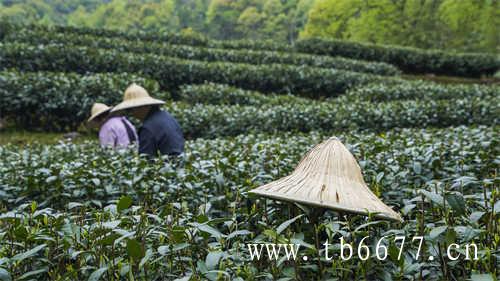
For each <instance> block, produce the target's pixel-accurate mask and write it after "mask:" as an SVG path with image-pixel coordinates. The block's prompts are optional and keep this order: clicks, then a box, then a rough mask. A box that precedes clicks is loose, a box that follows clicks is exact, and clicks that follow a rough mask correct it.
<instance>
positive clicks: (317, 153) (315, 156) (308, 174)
mask: <svg viewBox="0 0 500 281" xmlns="http://www.w3.org/2000/svg"><path fill="white" fill-rule="evenodd" d="M250 192H251V193H254V194H257V195H261V196H264V197H269V198H273V199H277V200H284V201H292V202H298V203H302V204H307V205H313V206H317V207H323V208H330V209H333V210H337V211H343V212H350V213H356V214H364V215H366V214H368V212H370V213H377V214H376V215H375V216H376V217H378V218H382V219H388V220H395V221H402V218H401V216H400V215H399V214H398V213H396V212H395V211H393V210H392V209H391V208H390V207H389V206H387V205H385V204H384V203H383V202H382V201H381V200H380V199H379V198H378V197H377V196H376V195H375V194H373V192H372V191H371V190H370V189H369V188H368V186H367V185H366V183H365V181H364V180H363V175H362V174H361V168H360V167H359V165H358V163H357V162H356V159H355V158H354V156H353V155H352V154H351V153H350V152H349V150H348V149H347V148H346V147H345V146H344V145H343V144H342V143H341V142H340V141H339V140H338V139H337V138H335V137H332V138H330V139H328V140H327V141H325V142H323V143H320V144H318V145H316V146H315V147H314V148H313V149H311V150H310V151H309V152H308V153H307V154H306V155H305V156H304V158H303V159H302V160H301V161H300V163H299V164H298V165H297V167H296V168H295V171H294V172H293V173H292V174H291V175H289V176H286V177H284V178H281V179H279V180H276V181H273V182H270V183H268V184H265V185H263V186H260V187H258V188H256V189H254V190H252V191H250Z"/></svg>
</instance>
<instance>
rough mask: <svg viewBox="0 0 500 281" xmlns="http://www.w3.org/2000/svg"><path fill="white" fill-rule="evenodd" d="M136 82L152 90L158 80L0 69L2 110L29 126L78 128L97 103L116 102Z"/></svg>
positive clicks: (64, 129)
mask: <svg viewBox="0 0 500 281" xmlns="http://www.w3.org/2000/svg"><path fill="white" fill-rule="evenodd" d="M133 82H136V83H139V84H141V85H143V86H144V87H146V88H147V89H148V90H150V91H152V92H155V91H157V90H158V83H157V82H156V81H153V80H150V79H144V78H142V77H139V76H136V75H131V74H92V75H78V74H74V73H51V72H33V73H30V72H24V73H21V72H17V71H2V72H0V112H2V116H3V117H8V118H10V119H12V120H13V121H14V123H15V124H17V125H18V126H22V127H23V128H26V129H35V128H39V129H40V128H43V129H45V130H51V131H67V130H68V129H73V130H74V129H75V128H76V127H78V126H79V125H80V123H81V122H82V121H84V120H86V118H88V117H89V114H90V107H91V106H92V104H93V103H94V102H102V103H105V104H108V105H114V104H116V103H117V102H119V101H120V100H121V99H122V96H123V92H124V91H125V89H126V88H127V86H128V85H130V84H131V83H133Z"/></svg>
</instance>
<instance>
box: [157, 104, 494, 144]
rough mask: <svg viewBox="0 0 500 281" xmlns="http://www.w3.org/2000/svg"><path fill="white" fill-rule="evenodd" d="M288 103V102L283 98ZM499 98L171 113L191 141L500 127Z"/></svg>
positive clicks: (186, 108) (182, 107)
mask: <svg viewBox="0 0 500 281" xmlns="http://www.w3.org/2000/svg"><path fill="white" fill-rule="evenodd" d="M284 100H287V98H286V97H284ZM498 104H500V103H499V97H498V95H497V96H495V97H491V98H475V97H469V98H465V99H451V100H428V99H427V100H406V101H397V100H396V101H390V102H384V103H371V102H369V101H364V100H354V101H353V100H346V99H342V98H337V99H332V100H327V101H324V102H314V101H311V102H310V103H302V104H301V103H297V104H295V103H286V102H284V103H282V104H280V105H275V106H273V105H262V106H240V105H232V106H220V105H202V104H197V105H194V106H192V105H187V104H184V103H178V102H174V103H171V104H169V105H168V106H167V107H166V109H167V110H168V111H169V112H171V113H172V115H173V116H175V117H176V118H177V120H178V121H179V123H180V124H181V127H182V128H183V131H184V134H185V135H187V136H188V137H190V138H198V137H203V138H214V137H221V136H236V135H239V134H247V133H249V132H259V133H260V132H266V133H272V132H280V131H281V132H282V131H293V132H310V131H315V130H321V131H330V132H331V131H333V132H338V131H345V130H348V131H356V130H374V131H384V130H387V129H392V128H411V127H417V128H424V127H429V126H432V127H446V126H457V125H473V124H483V125H498V124H499V122H500V120H499V118H498V116H499V115H498V112H499V111H500V108H499V106H498Z"/></svg>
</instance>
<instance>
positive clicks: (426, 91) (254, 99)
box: [177, 81, 500, 106]
mask: <svg viewBox="0 0 500 281" xmlns="http://www.w3.org/2000/svg"><path fill="white" fill-rule="evenodd" d="M177 95H178V96H179V97H180V99H181V100H183V101H185V102H187V103H192V104H196V103H203V104H224V105H231V104H240V105H253V106H263V105H266V104H268V105H283V104H318V102H319V101H318V100H312V99H308V98H301V97H298V96H293V95H277V94H263V93H260V92H256V91H248V90H244V89H240V88H236V87H232V86H229V85H223V84H215V83H205V84H198V85H183V86H181V87H180V89H179V92H178V93H177ZM498 96H500V87H499V86H496V85H492V86H486V85H469V84H465V85H461V84H457V85H451V84H450V85H443V84H437V83H432V82H427V81H401V82H400V83H393V84H384V83H377V84H369V85H366V86H361V87H358V88H354V89H353V90H351V91H349V92H348V93H347V94H345V95H343V96H342V97H340V99H339V100H337V102H356V101H358V100H360V101H370V102H389V101H393V100H447V99H466V98H494V97H498ZM334 102H335V101H334Z"/></svg>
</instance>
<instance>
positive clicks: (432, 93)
mask: <svg viewBox="0 0 500 281" xmlns="http://www.w3.org/2000/svg"><path fill="white" fill-rule="evenodd" d="M499 95H500V87H499V86H496V85H492V86H485V85H477V84H469V85H467V84H465V85H462V84H456V85H453V84H452V85H443V84H438V83H433V82H424V81H418V80H417V81H411V82H410V81H408V82H404V83H403V82H402V83H397V84H391V85H386V84H383V83H379V84H371V85H366V86H362V87H358V88H355V89H354V90H352V91H350V92H349V93H347V96H348V97H349V98H350V97H352V98H354V99H363V100H368V101H371V102H385V101H391V100H408V99H426V100H428V99H432V100H439V99H450V100H451V99H464V98H483V99H488V98H493V97H498V96H499Z"/></svg>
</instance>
